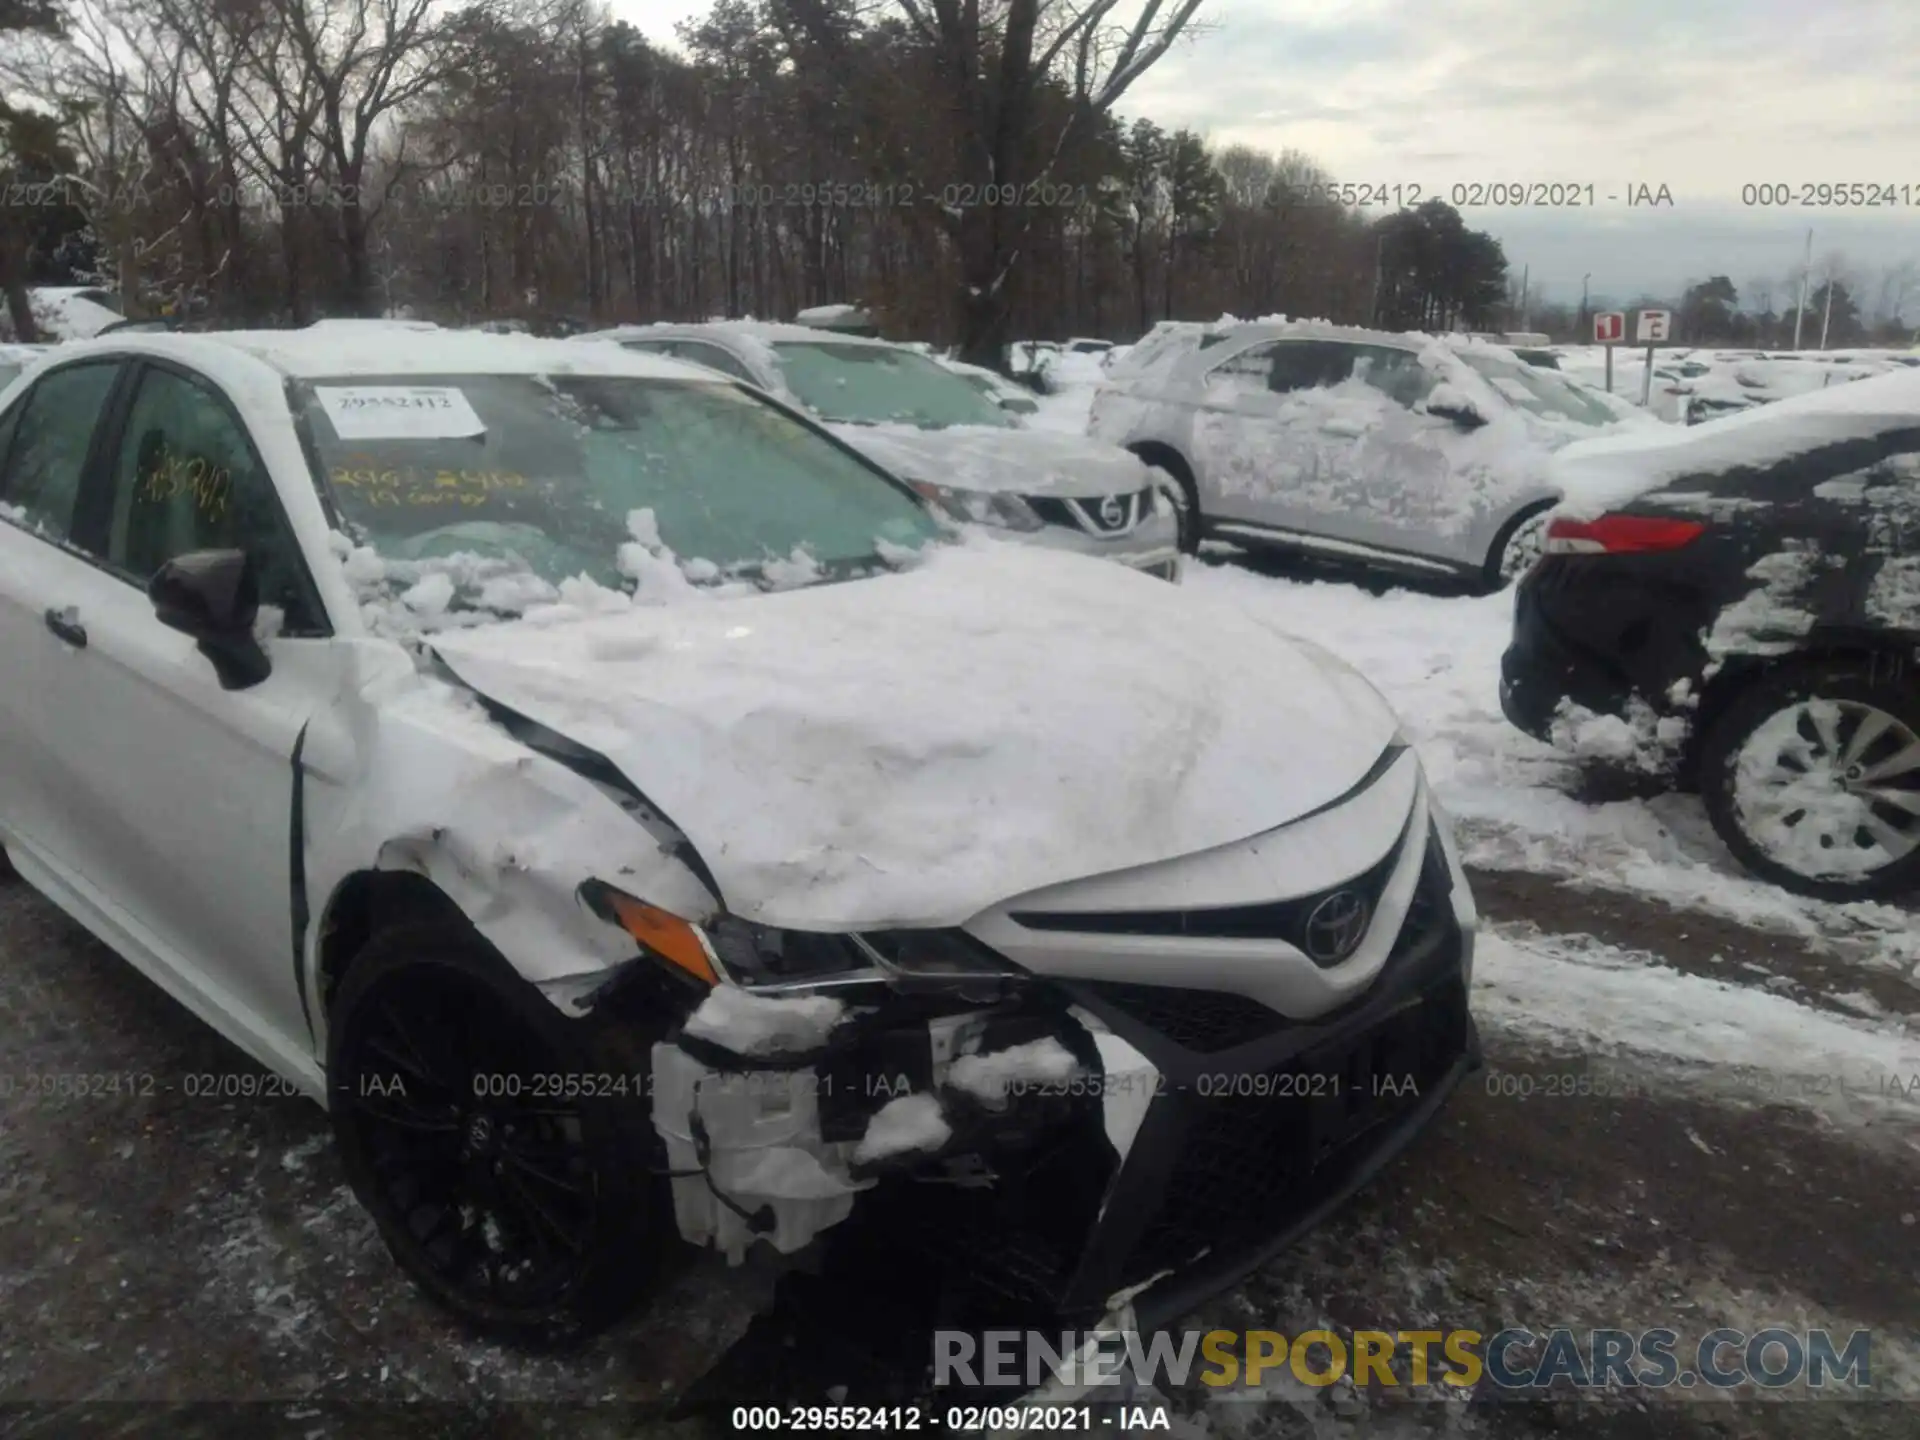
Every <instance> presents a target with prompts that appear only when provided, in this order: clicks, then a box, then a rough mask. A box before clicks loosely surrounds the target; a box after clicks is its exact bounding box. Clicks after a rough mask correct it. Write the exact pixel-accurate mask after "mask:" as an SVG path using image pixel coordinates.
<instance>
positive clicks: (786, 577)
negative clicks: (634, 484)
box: [331, 508, 919, 640]
mask: <svg viewBox="0 0 1920 1440" xmlns="http://www.w3.org/2000/svg"><path fill="white" fill-rule="evenodd" d="M469 528H470V529H472V530H473V532H474V534H473V536H472V543H476V544H477V543H483V542H484V543H486V544H487V545H488V548H489V549H494V550H507V551H508V552H509V553H508V554H506V555H501V554H498V553H496V554H489V555H482V554H479V553H476V552H473V551H456V552H454V553H452V554H450V555H439V556H433V557H431V558H428V559H422V560H401V559H396V558H394V557H391V556H385V555H382V554H381V553H380V552H379V551H377V550H376V549H374V548H373V547H372V546H370V545H362V544H360V543H359V542H358V541H356V540H355V539H354V538H353V537H352V536H349V535H346V534H343V533H341V532H339V531H335V532H334V533H333V536H332V538H331V544H332V548H333V554H334V557H335V558H336V559H337V560H338V561H339V562H340V570H341V574H342V576H343V577H344V578H345V580H346V582H347V587H348V588H349V589H350V590H351V591H352V592H353V594H354V598H355V599H356V600H357V601H358V602H359V605H360V614H361V618H362V619H363V620H364V621H365V622H366V625H367V629H368V630H369V631H370V632H372V633H373V634H375V635H380V636H384V637H386V638H388V639H395V640H407V639H411V638H414V637H416V636H421V635H437V634H443V633H448V632H452V631H456V630H470V629H473V628H475V627H477V626H484V625H492V624H497V623H499V622H501V621H504V620H525V621H526V622H528V623H529V624H533V625H557V624H561V623H563V622H565V621H568V620H575V619H580V618H582V617H585V616H590V615H609V614H618V613H620V612H622V611H626V610H629V609H632V608H633V607H635V606H643V607H646V606H658V605H677V604H684V603H687V602H689V601H693V600H714V599H724V598H728V597H737V596H742V595H750V594H755V593H757V592H758V591H760V590H763V589H764V590H786V589H792V588H794V587H796V586H802V585H811V584H814V583H816V582H817V581H819V580H820V579H821V578H822V577H823V575H824V573H825V572H824V571H823V570H822V569H821V568H820V565H819V563H818V562H817V561H816V560H815V559H814V557H813V556H812V555H811V554H810V553H808V552H807V551H806V549H805V548H804V547H796V548H795V549H794V551H793V552H792V553H791V554H789V555H785V556H774V557H771V558H769V559H767V560H766V561H764V562H763V563H762V564H761V565H759V566H758V567H755V571H756V575H757V578H758V580H759V582H760V583H759V584H757V585H756V584H755V583H753V581H752V580H749V579H748V578H746V577H745V576H744V575H737V574H736V575H728V574H727V573H726V572H723V571H722V570H721V568H720V566H718V565H716V564H715V563H714V562H713V561H711V560H707V559H703V558H700V557H698V556H696V557H692V558H682V557H680V556H678V555H676V554H675V553H674V552H673V550H672V549H671V548H670V547H669V546H668V545H667V543H666V542H665V541H664V540H662V539H661V537H660V527H659V523H658V521H657V520H656V518H655V516H654V512H653V510H652V509H651V508H645V509H640V510H635V511H633V512H631V513H630V514H629V515H628V516H627V533H628V534H629V535H630V536H631V537H632V538H631V539H629V540H626V541H624V542H622V543H621V544H620V545H619V546H617V547H616V549H615V552H614V556H613V559H614V563H615V566H616V568H617V570H618V573H619V574H620V575H621V576H623V577H624V578H625V579H626V580H627V581H628V582H629V583H630V585H631V589H630V590H619V589H613V588H611V587H609V586H606V585H603V584H601V583H600V582H599V581H598V580H595V579H594V578H592V577H591V576H588V575H573V576H569V577H567V578H565V579H563V580H561V581H560V582H559V583H558V584H557V585H556V584H554V583H552V582H550V581H548V580H545V579H543V578H541V577H540V576H539V575H537V574H535V573H534V571H533V569H532V567H531V566H530V565H528V564H527V562H525V561H524V560H522V559H520V558H518V557H517V556H515V555H513V554H512V553H511V546H512V541H513V536H512V533H511V532H510V531H509V530H508V528H507V527H504V526H499V525H494V524H491V523H488V522H475V523H474V524H473V525H471V526H470V527H469ZM890 549H891V554H890V555H883V556H882V557H881V558H882V559H883V560H886V561H887V562H888V563H894V562H895V560H898V561H899V562H900V563H907V562H910V561H917V559H918V558H919V552H918V551H915V550H910V549H907V548H905V547H902V546H897V545H896V546H892V547H890Z"/></svg>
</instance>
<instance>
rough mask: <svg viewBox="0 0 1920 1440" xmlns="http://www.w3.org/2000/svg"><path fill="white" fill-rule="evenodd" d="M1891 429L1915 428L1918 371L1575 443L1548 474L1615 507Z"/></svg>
mask: <svg viewBox="0 0 1920 1440" xmlns="http://www.w3.org/2000/svg"><path fill="white" fill-rule="evenodd" d="M1893 430H1920V369H1901V370H1897V371H1895V372H1893V373H1891V374H1887V375H1877V376H1874V377H1873V378H1871V379H1867V380H1852V381H1847V382H1844V383H1842V384H1839V385H1830V386H1828V387H1827V388H1826V389H1824V390H1815V391H1812V392H1811V393H1809V394H1805V395H1797V396H1794V397H1793V398H1791V399H1787V400H1780V401H1776V402H1775V403H1773V404H1771V405H1761V406H1757V407H1755V408H1754V409H1751V410H1743V411H1741V412H1739V413H1738V414H1735V415H1728V416H1725V417H1723V418H1721V419H1717V420H1709V421H1706V422H1704V423H1702V424H1699V425H1685V426H1682V425H1665V426H1658V427H1648V428H1646V429H1640V430H1633V431H1630V432H1628V433H1626V434H1622V435H1609V436H1603V437H1601V438H1599V439H1595V440H1586V441H1582V442H1581V443H1579V444H1576V445H1569V446H1568V447H1567V448H1566V449H1564V450H1562V451H1560V452H1559V453H1558V454H1557V455H1555V456H1554V457H1553V460H1552V461H1551V476H1550V478H1551V480H1552V482H1553V483H1554V484H1556V485H1558V486H1560V487H1561V488H1562V489H1564V490H1565V491H1566V493H1567V496H1568V498H1569V499H1570V500H1577V502H1578V504H1579V506H1580V507H1581V508H1582V509H1586V508H1591V507H1604V506H1607V505H1619V504H1623V503H1625V502H1626V501H1628V500H1630V499H1632V498H1633V497H1634V496H1636V495H1640V494H1644V493H1645V492H1646V491H1648V490H1652V489H1655V488H1657V487H1659V486H1661V485H1665V484H1668V483H1670V482H1672V481H1674V480H1679V479H1682V478H1684V477H1687V476H1692V475H1718V474H1724V473H1726V472H1727V471H1730V470H1738V469H1744V468H1746V467H1749V466H1763V465H1773V464H1778V463H1779V462H1780V461H1782V460H1786V459H1789V458H1790V457H1792V456H1794V455H1800V454H1805V453H1806V452H1808V451H1811V450H1818V449H1822V448H1824V447H1825V446H1828V445H1833V444H1839V443H1841V442H1844V441H1848V440H1861V439H1869V438H1871V437H1873V436H1876V435H1883V434H1886V433H1887V432H1889V431H1893Z"/></svg>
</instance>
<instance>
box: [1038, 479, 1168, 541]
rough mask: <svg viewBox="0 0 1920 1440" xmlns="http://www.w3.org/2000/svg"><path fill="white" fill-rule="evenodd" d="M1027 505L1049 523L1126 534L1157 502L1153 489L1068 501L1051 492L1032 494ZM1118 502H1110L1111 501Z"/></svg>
mask: <svg viewBox="0 0 1920 1440" xmlns="http://www.w3.org/2000/svg"><path fill="white" fill-rule="evenodd" d="M1026 501H1027V504H1029V505H1031V506H1032V507H1033V511H1034V513H1035V514H1036V515H1038V516H1039V517H1040V518H1041V519H1042V520H1045V521H1046V522H1047V523H1048V524H1049V525H1066V526H1070V527H1072V528H1073V529H1076V530H1085V531H1087V532H1088V533H1090V534H1093V535H1124V534H1126V533H1127V532H1128V531H1129V530H1131V529H1133V528H1134V527H1135V526H1136V525H1138V524H1139V523H1140V521H1141V520H1142V519H1143V518H1145V516H1146V514H1147V510H1148V508H1149V507H1150V506H1151V505H1152V503H1153V492H1152V491H1151V490H1142V491H1140V492H1139V493H1138V494H1136V495H1094V496H1088V497H1086V498H1084V499H1078V500H1064V499H1059V498H1056V497H1054V496H1049V495H1029V496H1027V497H1026ZM1110 501H1111V502H1117V503H1114V504H1110V503H1109V502H1110Z"/></svg>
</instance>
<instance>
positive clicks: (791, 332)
mask: <svg viewBox="0 0 1920 1440" xmlns="http://www.w3.org/2000/svg"><path fill="white" fill-rule="evenodd" d="M716 333H717V334H721V335H738V336H740V337H741V338H743V339H748V340H759V341H761V342H762V343H764V344H768V345H772V344H775V343H779V342H794V341H797V342H800V343H802V344H807V345H885V346H887V347H888V348H890V349H899V348H901V347H899V346H897V345H894V344H892V342H891V341H887V340H876V339H873V338H871V337H869V336H865V335H848V334H846V333H844V332H843V331H839V330H823V329H820V328H819V327H818V326H813V325H790V324H787V323H785V322H783V321H779V320H662V321H659V322H656V323H655V324H652V325H616V326H614V327H613V328H612V329H611V330H595V331H593V332H592V333H591V334H587V335H578V336H575V337H574V338H575V339H577V340H640V339H644V338H646V337H647V336H649V335H657V336H665V335H712V334H716Z"/></svg>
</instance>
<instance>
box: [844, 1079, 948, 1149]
mask: <svg viewBox="0 0 1920 1440" xmlns="http://www.w3.org/2000/svg"><path fill="white" fill-rule="evenodd" d="M952 1136H953V1127H952V1126H951V1125H949V1124H948V1123H947V1117H946V1116H945V1115H944V1114H942V1113H941V1110H940V1102H939V1101H938V1100H936V1099H935V1098H934V1097H933V1096H931V1095H902V1096H900V1097H899V1098H898V1099H895V1100H889V1101H888V1102H887V1103H886V1104H884V1105H882V1106H881V1107H880V1108H879V1109H878V1110H877V1111H875V1112H874V1116H873V1119H871V1120H869V1121H868V1122H867V1132H866V1134H864V1135H862V1136H861V1137H860V1143H859V1144H858V1145H856V1146H855V1147H854V1151H853V1163H854V1164H856V1165H867V1164H871V1163H872V1162H874V1161H876V1160H890V1159H893V1158H895V1157H896V1156H900V1155H910V1154H913V1153H914V1152H916V1151H926V1150H938V1149H939V1148H940V1147H941V1146H942V1145H944V1144H946V1143H947V1141H948V1140H949V1139H951V1138H952Z"/></svg>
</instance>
